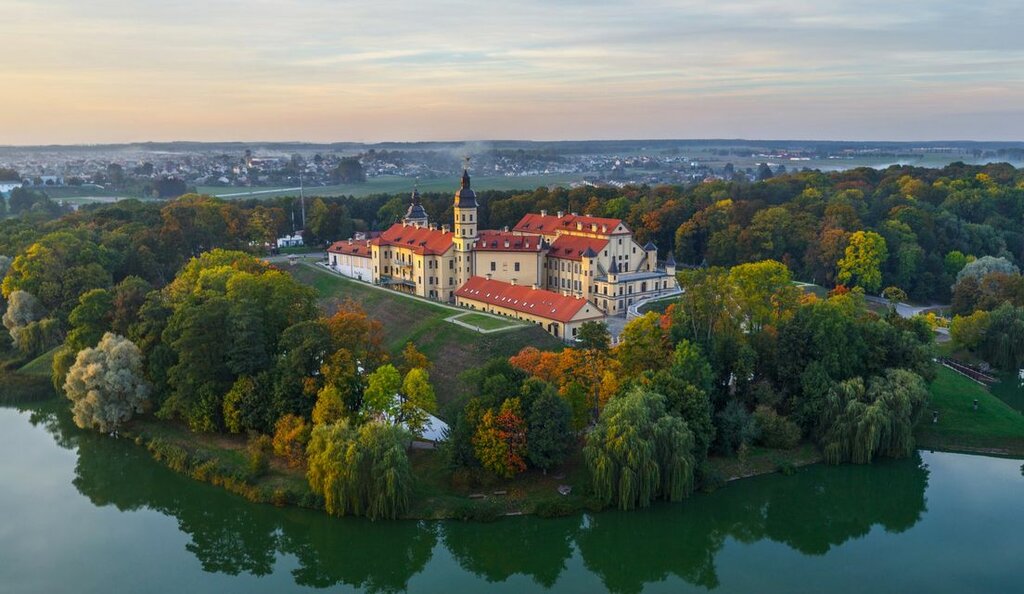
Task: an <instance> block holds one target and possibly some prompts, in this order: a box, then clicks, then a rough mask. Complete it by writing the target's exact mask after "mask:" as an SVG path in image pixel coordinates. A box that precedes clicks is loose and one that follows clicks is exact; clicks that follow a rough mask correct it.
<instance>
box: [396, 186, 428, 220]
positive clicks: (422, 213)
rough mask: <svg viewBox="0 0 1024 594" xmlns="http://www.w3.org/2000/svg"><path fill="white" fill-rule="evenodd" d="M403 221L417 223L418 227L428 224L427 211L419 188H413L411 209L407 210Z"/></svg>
mask: <svg viewBox="0 0 1024 594" xmlns="http://www.w3.org/2000/svg"><path fill="white" fill-rule="evenodd" d="M402 222H403V223H405V224H406V225H415V226H417V227H426V226H427V223H428V219H427V211H426V210H424V209H423V204H422V202H420V190H419V188H414V189H413V191H412V202H411V203H410V204H409V210H407V211H405V216H404V217H402Z"/></svg>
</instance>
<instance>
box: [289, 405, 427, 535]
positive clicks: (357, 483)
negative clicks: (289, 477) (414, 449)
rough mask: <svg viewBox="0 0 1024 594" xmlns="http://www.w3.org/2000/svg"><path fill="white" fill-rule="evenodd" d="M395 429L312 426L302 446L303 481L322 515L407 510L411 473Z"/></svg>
mask: <svg viewBox="0 0 1024 594" xmlns="http://www.w3.org/2000/svg"><path fill="white" fill-rule="evenodd" d="M408 439H409V437H408V434H407V433H406V432H405V431H404V430H403V429H402V428H400V427H395V426H390V425H384V424H381V423H367V424H365V425H363V426H362V427H360V428H359V429H358V430H357V429H354V428H352V427H351V426H350V425H349V424H348V422H346V421H342V422H339V423H333V424H325V425H318V426H316V427H315V428H314V429H313V434H312V437H311V438H310V441H309V447H308V448H307V457H308V460H309V462H308V464H309V466H308V470H307V471H306V478H307V479H308V481H309V487H310V489H311V490H312V491H313V492H314V493H316V494H317V495H320V496H322V497H323V498H324V507H325V508H326V509H327V513H329V514H332V515H336V516H344V515H348V514H353V515H365V516H367V517H369V518H370V519H371V520H373V519H377V518H389V519H393V518H397V517H399V516H401V515H402V514H403V513H404V512H405V510H406V509H408V507H409V497H410V495H411V492H412V482H413V477H412V469H411V467H410V465H409V456H408V454H406V450H405V448H406V444H407V443H408Z"/></svg>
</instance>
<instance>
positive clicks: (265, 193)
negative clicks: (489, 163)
mask: <svg viewBox="0 0 1024 594" xmlns="http://www.w3.org/2000/svg"><path fill="white" fill-rule="evenodd" d="M581 178H582V176H580V175H575V174H567V173H566V174H562V173H558V174H550V175H531V176H519V177H508V176H485V175H482V176H479V177H477V176H474V177H473V187H475V188H478V189H481V190H534V189H536V188H539V187H541V186H550V185H568V184H569V183H570V182H573V181H580V180H581ZM416 183H417V182H416V180H415V179H413V178H409V177H403V176H397V175H383V176H380V177H371V178H369V179H368V180H366V183H362V184H341V185H336V186H309V187H306V188H304V189H303V193H304V194H305V195H306V196H356V197H359V196H369V195H371V194H404V193H407V192H411V191H412V188H413V186H414V185H415V184H416ZM419 189H420V191H421V192H454V191H455V190H456V189H457V180H456V179H455V178H454V177H452V178H437V179H425V180H420V181H419ZM196 191H198V192H199V193H200V194H209V195H211V196H223V197H225V198H228V199H231V200H244V199H247V198H261V199H270V198H276V197H279V196H298V194H299V192H298V190H296V189H294V188H290V187H289V188H272V187H253V188H237V187H224V186H200V187H198V188H196ZM250 193H251V194H250Z"/></svg>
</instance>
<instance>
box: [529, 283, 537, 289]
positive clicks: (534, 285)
mask: <svg viewBox="0 0 1024 594" xmlns="http://www.w3.org/2000/svg"><path fill="white" fill-rule="evenodd" d="M530 288H531V289H533V290H534V291H536V290H537V283H533V284H532V285H530Z"/></svg>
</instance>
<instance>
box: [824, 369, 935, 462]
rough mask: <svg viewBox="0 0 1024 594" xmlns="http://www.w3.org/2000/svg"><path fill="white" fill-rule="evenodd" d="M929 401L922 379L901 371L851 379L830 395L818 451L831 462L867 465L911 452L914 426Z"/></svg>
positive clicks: (902, 456) (889, 371)
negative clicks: (879, 459)
mask: <svg viewBox="0 0 1024 594" xmlns="http://www.w3.org/2000/svg"><path fill="white" fill-rule="evenodd" d="M927 399H928V389H927V387H926V386H925V383H924V380H923V379H921V377H920V376H919V375H917V374H915V373H913V372H910V371H907V370H905V369H888V370H886V371H885V373H884V374H882V375H880V376H874V377H871V378H869V379H868V380H867V382H865V381H864V380H863V379H861V378H854V379H851V380H847V381H845V382H842V383H841V384H839V385H838V386H836V387H835V388H834V389H833V390H832V392H831V394H830V395H829V407H828V409H827V411H826V424H827V426H828V427H829V429H828V431H827V432H826V433H825V435H824V436H823V439H822V444H821V445H822V451H823V452H824V454H825V460H826V461H827V462H829V463H830V464H840V463H842V462H853V463H854V464H868V463H870V462H871V461H872V460H873V459H874V458H876V457H878V456H885V457H890V458H905V457H907V456H909V455H910V454H912V453H913V452H914V424H915V423H916V422H917V418H918V415H919V414H920V412H921V409H922V408H923V407H924V403H925V401H927Z"/></svg>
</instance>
